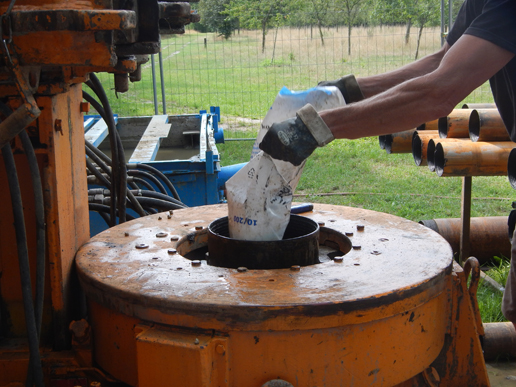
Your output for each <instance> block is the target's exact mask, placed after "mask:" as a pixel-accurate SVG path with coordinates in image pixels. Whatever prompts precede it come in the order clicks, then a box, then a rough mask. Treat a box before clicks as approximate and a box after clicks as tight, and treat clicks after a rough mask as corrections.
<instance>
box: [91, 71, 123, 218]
mask: <svg viewBox="0 0 516 387" xmlns="http://www.w3.org/2000/svg"><path fill="white" fill-rule="evenodd" d="M86 84H87V85H88V86H89V87H90V88H91V89H92V90H93V91H94V92H95V94H96V95H97V97H98V98H99V100H100V103H101V104H102V107H103V109H104V115H105V117H104V121H106V124H107V125H108V128H109V133H110V141H111V136H113V140H114V142H115V147H116V148H117V153H116V158H115V154H113V159H115V160H117V161H118V165H117V169H118V171H117V172H119V173H120V174H119V177H120V180H119V181H117V184H118V186H116V185H115V187H117V194H118V197H119V198H121V197H122V193H123V192H125V191H126V190H127V165H126V162H125V154H124V150H123V146H122V140H121V139H120V136H119V134H118V131H117V130H116V123H115V119H114V117H113V111H112V110H111V105H110V104H109V100H108V98H107V95H106V92H105V91H104V87H103V86H102V84H101V83H100V80H99V79H98V78H97V76H96V75H95V74H94V73H90V79H89V81H87V82H86ZM97 111H98V110H97ZM99 113H100V112H99ZM113 166H114V165H113ZM124 196H125V195H124ZM125 205H126V204H125V200H121V201H120V202H119V203H118V211H119V214H118V217H119V220H120V223H123V222H125Z"/></svg>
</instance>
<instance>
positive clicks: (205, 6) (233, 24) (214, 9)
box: [199, 0, 238, 39]
mask: <svg viewBox="0 0 516 387" xmlns="http://www.w3.org/2000/svg"><path fill="white" fill-rule="evenodd" d="M229 5H230V0H201V1H200V2H199V13H200V15H201V23H202V24H203V25H205V26H206V27H207V28H208V29H209V30H210V31H215V32H218V33H219V35H221V36H224V38H225V39H229V38H230V37H231V35H232V34H233V32H234V31H235V30H236V29H237V27H238V19H237V18H235V17H232V16H231V15H230V14H229V12H228V7H229Z"/></svg>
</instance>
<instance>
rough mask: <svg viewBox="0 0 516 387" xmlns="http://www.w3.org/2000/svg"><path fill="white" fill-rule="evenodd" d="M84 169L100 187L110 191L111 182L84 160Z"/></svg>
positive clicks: (89, 162)
mask: <svg viewBox="0 0 516 387" xmlns="http://www.w3.org/2000/svg"><path fill="white" fill-rule="evenodd" d="M86 168H88V171H90V172H91V173H92V174H93V175H94V176H95V177H96V178H97V180H98V181H99V182H101V183H102V185H104V186H105V187H107V188H108V189H111V182H110V181H109V180H108V179H107V178H106V177H105V176H104V175H103V174H102V173H101V172H100V171H99V170H98V169H97V168H96V167H95V166H94V165H93V163H92V162H91V161H90V160H88V159H86Z"/></svg>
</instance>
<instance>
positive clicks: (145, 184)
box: [131, 176, 156, 192]
mask: <svg viewBox="0 0 516 387" xmlns="http://www.w3.org/2000/svg"><path fill="white" fill-rule="evenodd" d="M131 177H132V178H133V182H134V184H136V185H137V186H136V188H137V189H140V188H139V187H138V184H140V185H141V186H143V187H145V188H147V190H149V191H151V192H156V189H155V188H154V187H153V186H152V184H151V183H149V182H148V181H146V180H144V179H140V178H139V177H136V176H131Z"/></svg>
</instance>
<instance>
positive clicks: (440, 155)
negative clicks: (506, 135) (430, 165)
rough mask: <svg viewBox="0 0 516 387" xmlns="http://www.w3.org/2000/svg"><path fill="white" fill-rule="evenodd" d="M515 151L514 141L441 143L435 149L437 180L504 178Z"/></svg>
mask: <svg viewBox="0 0 516 387" xmlns="http://www.w3.org/2000/svg"><path fill="white" fill-rule="evenodd" d="M514 147H516V144H515V143H514V142H512V141H503V142H492V143H491V142H483V141H479V142H472V141H463V142H461V141H459V142H440V143H438V144H436V146H435V153H434V163H435V172H436V173H437V175H438V176H504V175H506V174H507V160H508V159H509V154H510V152H511V150H512V149H513V148H514Z"/></svg>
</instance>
